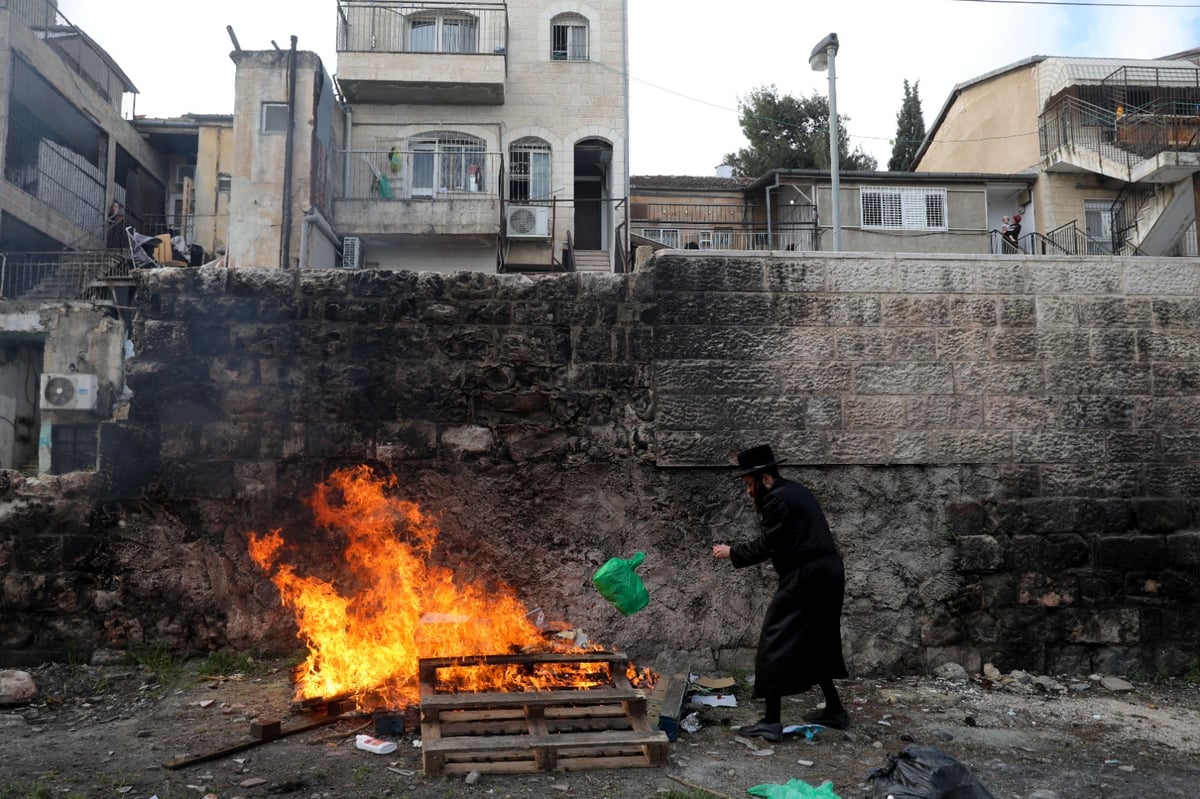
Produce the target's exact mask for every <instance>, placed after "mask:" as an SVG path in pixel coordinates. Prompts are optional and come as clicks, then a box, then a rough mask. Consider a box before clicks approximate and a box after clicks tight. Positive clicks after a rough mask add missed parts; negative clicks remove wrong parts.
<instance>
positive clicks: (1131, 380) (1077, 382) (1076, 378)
mask: <svg viewBox="0 0 1200 799" xmlns="http://www.w3.org/2000/svg"><path fill="white" fill-rule="evenodd" d="M1046 388H1047V390H1048V391H1050V392H1052V393H1055V394H1149V393H1150V388H1151V386H1150V367H1149V366H1148V365H1146V364H1140V363H1138V364H1135V363H1115V364H1106V363H1097V364H1074V363H1064V364H1061V365H1057V366H1055V368H1054V369H1049V370H1047V372H1046Z"/></svg>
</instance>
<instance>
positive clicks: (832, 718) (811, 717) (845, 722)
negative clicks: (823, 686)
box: [804, 708, 850, 730]
mask: <svg viewBox="0 0 1200 799" xmlns="http://www.w3.org/2000/svg"><path fill="white" fill-rule="evenodd" d="M804 720H805V721H807V722H808V723H809V724H820V725H821V726H822V727H832V728H833V729H835V730H844V729H846V728H847V727H849V726H850V714H849V713H847V712H846V711H845V710H837V711H834V712H833V713H830V712H829V711H828V710H826V709H824V708H822V709H820V710H814V711H813V712H812V713H809V714H808V715H807V716H805V717H804Z"/></svg>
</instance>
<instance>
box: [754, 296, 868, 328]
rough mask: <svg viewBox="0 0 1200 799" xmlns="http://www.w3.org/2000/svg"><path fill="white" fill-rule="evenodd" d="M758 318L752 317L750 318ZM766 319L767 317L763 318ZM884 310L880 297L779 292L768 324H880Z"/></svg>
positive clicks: (855, 325)
mask: <svg viewBox="0 0 1200 799" xmlns="http://www.w3.org/2000/svg"><path fill="white" fill-rule="evenodd" d="M754 318H758V317H751V319H754ZM764 320H766V318H765V317H764ZM881 320H882V310H881V307H880V300H879V298H878V297H862V296H855V295H851V296H838V295H822V294H782V295H777V296H776V298H775V302H774V307H773V309H772V312H771V316H770V317H769V323H771V324H777V325H783V326H785V327H786V326H789V325H831V326H837V327H861V326H864V325H878V324H880V322H881Z"/></svg>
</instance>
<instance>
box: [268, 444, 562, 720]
mask: <svg viewBox="0 0 1200 799" xmlns="http://www.w3.org/2000/svg"><path fill="white" fill-rule="evenodd" d="M395 487H396V480H395V478H394V477H393V478H377V477H376V476H375V475H374V473H373V472H372V471H371V469H370V468H369V467H367V466H358V467H355V468H353V469H345V470H341V471H338V472H335V473H334V474H333V475H332V476H331V477H330V478H329V479H328V481H327V482H326V483H324V484H322V485H320V486H318V488H317V489H316V492H315V493H314V495H313V497H312V498H311V500H310V504H311V505H312V508H313V511H314V518H315V520H316V523H317V524H318V525H320V526H321V527H324V528H328V529H330V530H334V531H340V532H341V533H342V534H344V535H345V537H346V539H347V543H346V548H345V560H346V566H347V567H348V568H349V570H350V572H351V573H352V575H353V578H354V579H353V582H354V585H352V586H351V585H346V586H342V585H337V586H335V585H334V584H333V582H331V581H326V580H322V579H320V578H317V577H312V576H307V577H306V576H301V575H299V574H297V573H296V569H295V567H294V566H292V565H290V564H287V563H282V562H281V558H282V555H283V554H284V552H285V545H284V540H283V536H282V534H281V532H280V531H279V530H273V531H271V532H269V533H267V534H265V535H262V536H259V535H257V534H255V533H250V543H249V551H250V557H251V559H252V560H253V561H254V563H255V564H257V565H258V566H259V567H260V568H261V569H262V570H263V571H265V572H266V573H267V574H269V575H270V577H271V580H272V582H274V584H275V585H276V586H277V587H278V588H279V592H280V594H281V596H282V598H283V603H284V604H285V605H287V606H290V607H291V608H292V609H293V612H294V613H295V616H296V622H297V625H298V627H299V632H298V636H299V637H300V638H301V640H303V641H304V642H305V644H306V645H307V648H308V657H307V659H306V660H305V662H304V663H303V664H302V665H301V667H300V668H298V669H297V670H296V699H297V700H302V699H312V698H327V697H336V696H347V695H357V696H360V697H361V696H362V695H364V694H368V693H373V694H376V695H379V694H382V696H380V697H379V698H380V699H382V700H383V701H386V702H388V703H390V704H391V706H393V707H396V706H399V704H400V703H403V702H414V701H416V699H417V697H418V694H419V688H418V684H417V659H418V657H455V656H461V655H486V654H498V653H506V652H518V651H538V650H539V649H544V648H545V647H546V644H545V639H544V637H543V635H542V633H541V631H539V630H538V628H537V626H536V625H535V624H534V623H533V622H532V621H531V620H530V619H529V613H528V611H527V609H526V608H525V606H524V605H523V604H522V603H521V602H520V601H519V600H518V599H517V598H516V596H515V595H514V593H513V591H512V589H511V588H509V587H508V586H500V587H499V588H498V589H494V590H488V589H485V588H484V587H483V586H480V585H474V584H464V583H463V582H461V581H459V580H457V579H456V577H455V574H454V573H453V572H452V571H451V570H449V569H447V568H444V567H440V566H437V565H435V564H432V563H430V561H429V557H430V554H431V553H432V551H433V548H434V545H435V544H436V542H437V537H438V533H439V529H438V526H437V522H436V520H435V519H434V517H433V516H432V515H431V514H428V513H426V512H424V511H422V510H421V508H420V507H418V506H417V505H416V503H413V502H409V501H405V500H402V499H398V498H396V497H395V496H393V495H392V494H391V493H390V492H391V491H392V490H393V489H395ZM456 682H457V680H456ZM473 689H474V690H481V688H480V687H478V686H476V687H474V688H473ZM361 704H363V702H362V700H361V699H360V705H361Z"/></svg>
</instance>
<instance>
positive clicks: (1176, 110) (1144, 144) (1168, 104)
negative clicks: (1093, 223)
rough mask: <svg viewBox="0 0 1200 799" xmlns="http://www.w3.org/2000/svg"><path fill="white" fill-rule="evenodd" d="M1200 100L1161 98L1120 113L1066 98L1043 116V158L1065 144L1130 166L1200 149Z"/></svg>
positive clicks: (1122, 109) (1123, 108)
mask: <svg viewBox="0 0 1200 799" xmlns="http://www.w3.org/2000/svg"><path fill="white" fill-rule="evenodd" d="M1198 133H1200V104H1198V103H1194V102H1189V101H1185V100H1183V99H1178V98H1164V99H1160V100H1155V101H1152V102H1150V103H1148V104H1147V105H1144V106H1139V107H1136V108H1130V107H1126V106H1122V107H1121V108H1120V112H1119V113H1118V111H1116V110H1110V109H1107V108H1103V107H1101V106H1098V105H1093V104H1091V103H1087V102H1084V101H1083V100H1080V99H1078V98H1075V97H1064V98H1063V99H1061V100H1060V101H1058V102H1057V103H1055V104H1054V105H1053V106H1052V107H1051V108H1049V109H1047V110H1046V111H1045V112H1043V113H1042V115H1041V116H1040V117H1039V120H1038V135H1039V141H1040V146H1041V154H1042V156H1043V157H1045V156H1047V155H1049V154H1050V153H1051V152H1053V151H1054V150H1057V149H1059V148H1061V147H1070V148H1078V149H1083V150H1088V151H1091V152H1093V153H1096V154H1097V155H1099V156H1101V157H1103V158H1106V159H1108V160H1109V161H1112V162H1114V163H1117V164H1120V165H1121V166H1124V167H1126V168H1128V167H1131V166H1133V165H1134V164H1136V163H1138V162H1139V161H1142V160H1145V159H1147V158H1153V157H1154V156H1156V155H1158V154H1159V153H1161V152H1164V151H1168V150H1170V151H1184V152H1197V151H1200V136H1198Z"/></svg>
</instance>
